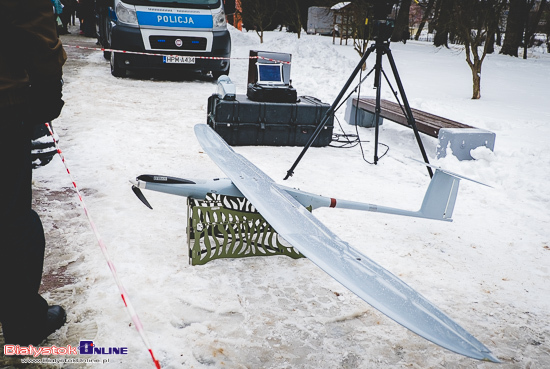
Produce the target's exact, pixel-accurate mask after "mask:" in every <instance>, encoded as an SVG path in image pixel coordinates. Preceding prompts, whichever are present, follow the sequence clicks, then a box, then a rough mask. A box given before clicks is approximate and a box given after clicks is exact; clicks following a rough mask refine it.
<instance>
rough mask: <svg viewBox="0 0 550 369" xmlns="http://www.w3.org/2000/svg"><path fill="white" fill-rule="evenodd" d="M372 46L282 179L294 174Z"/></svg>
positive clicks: (372, 47) (365, 59)
mask: <svg viewBox="0 0 550 369" xmlns="http://www.w3.org/2000/svg"><path fill="white" fill-rule="evenodd" d="M374 48H375V45H372V46H371V47H369V48H368V49H367V51H366V52H365V54H363V57H362V58H361V60H360V61H359V64H357V66H356V67H355V69H354V70H353V72H352V73H351V75H350V77H349V78H348V81H347V82H346V84H345V85H344V87H343V88H342V90H341V91H340V93H339V94H338V96H337V97H336V99H335V100H334V102H333V103H332V105H331V107H330V108H329V109H328V111H327V112H326V114H325V116H324V117H323V119H321V122H320V123H319V125H318V126H317V128H315V131H313V134H312V135H311V137H310V138H309V140H308V142H307V143H306V145H305V146H304V148H303V149H302V152H301V153H300V155H298V158H297V159H296V161H295V162H294V164H292V167H291V168H290V169H289V170H288V171H287V173H286V177H285V178H284V180H287V179H288V178H289V177H290V176H292V175H293V174H294V169H295V168H296V166H297V165H298V163H299V162H300V160H302V157H303V156H304V155H305V153H306V151H307V150H308V149H309V148H310V147H311V145H312V144H313V141H315V139H316V138H317V136H319V133H321V130H322V129H323V128H324V127H325V125H326V124H327V122H328V120H329V119H330V116H331V115H332V114H334V111H335V110H336V107H337V106H338V104H339V103H340V100H342V97H343V96H344V94H345V93H346V91H347V90H348V88H349V86H350V85H351V83H352V82H353V80H354V79H355V77H356V76H357V74H358V73H359V71H360V70H361V68H362V67H363V64H365V62H366V61H367V58H368V57H369V55H370V54H371V53H372V52H373V50H374Z"/></svg>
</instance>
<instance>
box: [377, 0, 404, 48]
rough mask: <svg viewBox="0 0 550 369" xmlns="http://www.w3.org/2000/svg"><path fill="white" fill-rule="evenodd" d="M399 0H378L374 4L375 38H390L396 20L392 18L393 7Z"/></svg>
mask: <svg viewBox="0 0 550 369" xmlns="http://www.w3.org/2000/svg"><path fill="white" fill-rule="evenodd" d="M398 2H399V1H398V0H377V1H375V2H374V4H373V19H374V27H373V36H374V39H375V40H389V39H390V37H391V35H392V33H393V28H394V20H393V19H391V18H390V14H391V13H392V11H393V7H394V6H395V5H397V4H398Z"/></svg>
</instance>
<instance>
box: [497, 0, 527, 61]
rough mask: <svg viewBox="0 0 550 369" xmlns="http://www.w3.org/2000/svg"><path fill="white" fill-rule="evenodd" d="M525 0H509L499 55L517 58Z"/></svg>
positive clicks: (523, 22) (522, 27) (521, 35)
mask: <svg viewBox="0 0 550 369" xmlns="http://www.w3.org/2000/svg"><path fill="white" fill-rule="evenodd" d="M526 8H527V0H510V5H509V8H508V20H507V23H506V33H505V35H504V42H503V44H502V49H500V53H501V54H504V55H510V56H515V57H517V56H518V48H519V47H520V46H521V41H522V39H523V29H524V25H525V16H526V14H525V13H526Z"/></svg>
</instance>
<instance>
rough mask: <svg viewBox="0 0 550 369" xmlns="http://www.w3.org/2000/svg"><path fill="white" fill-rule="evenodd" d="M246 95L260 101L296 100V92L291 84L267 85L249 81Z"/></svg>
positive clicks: (291, 101) (292, 101)
mask: <svg viewBox="0 0 550 369" xmlns="http://www.w3.org/2000/svg"><path fill="white" fill-rule="evenodd" d="M246 96H248V98H249V99H250V100H252V101H261V102H281V103H295V102H296V101H298V94H297V93H296V89H294V88H293V87H292V86H284V87H269V86H261V85H258V84H252V83H249V84H248V88H247V89H246Z"/></svg>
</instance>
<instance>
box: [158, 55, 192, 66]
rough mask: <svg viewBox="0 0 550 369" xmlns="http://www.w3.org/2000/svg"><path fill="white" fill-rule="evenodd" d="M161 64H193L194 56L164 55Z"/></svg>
mask: <svg viewBox="0 0 550 369" xmlns="http://www.w3.org/2000/svg"><path fill="white" fill-rule="evenodd" d="M162 62H163V63H168V64H195V57H194V56H178V55H166V56H163V57H162Z"/></svg>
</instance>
